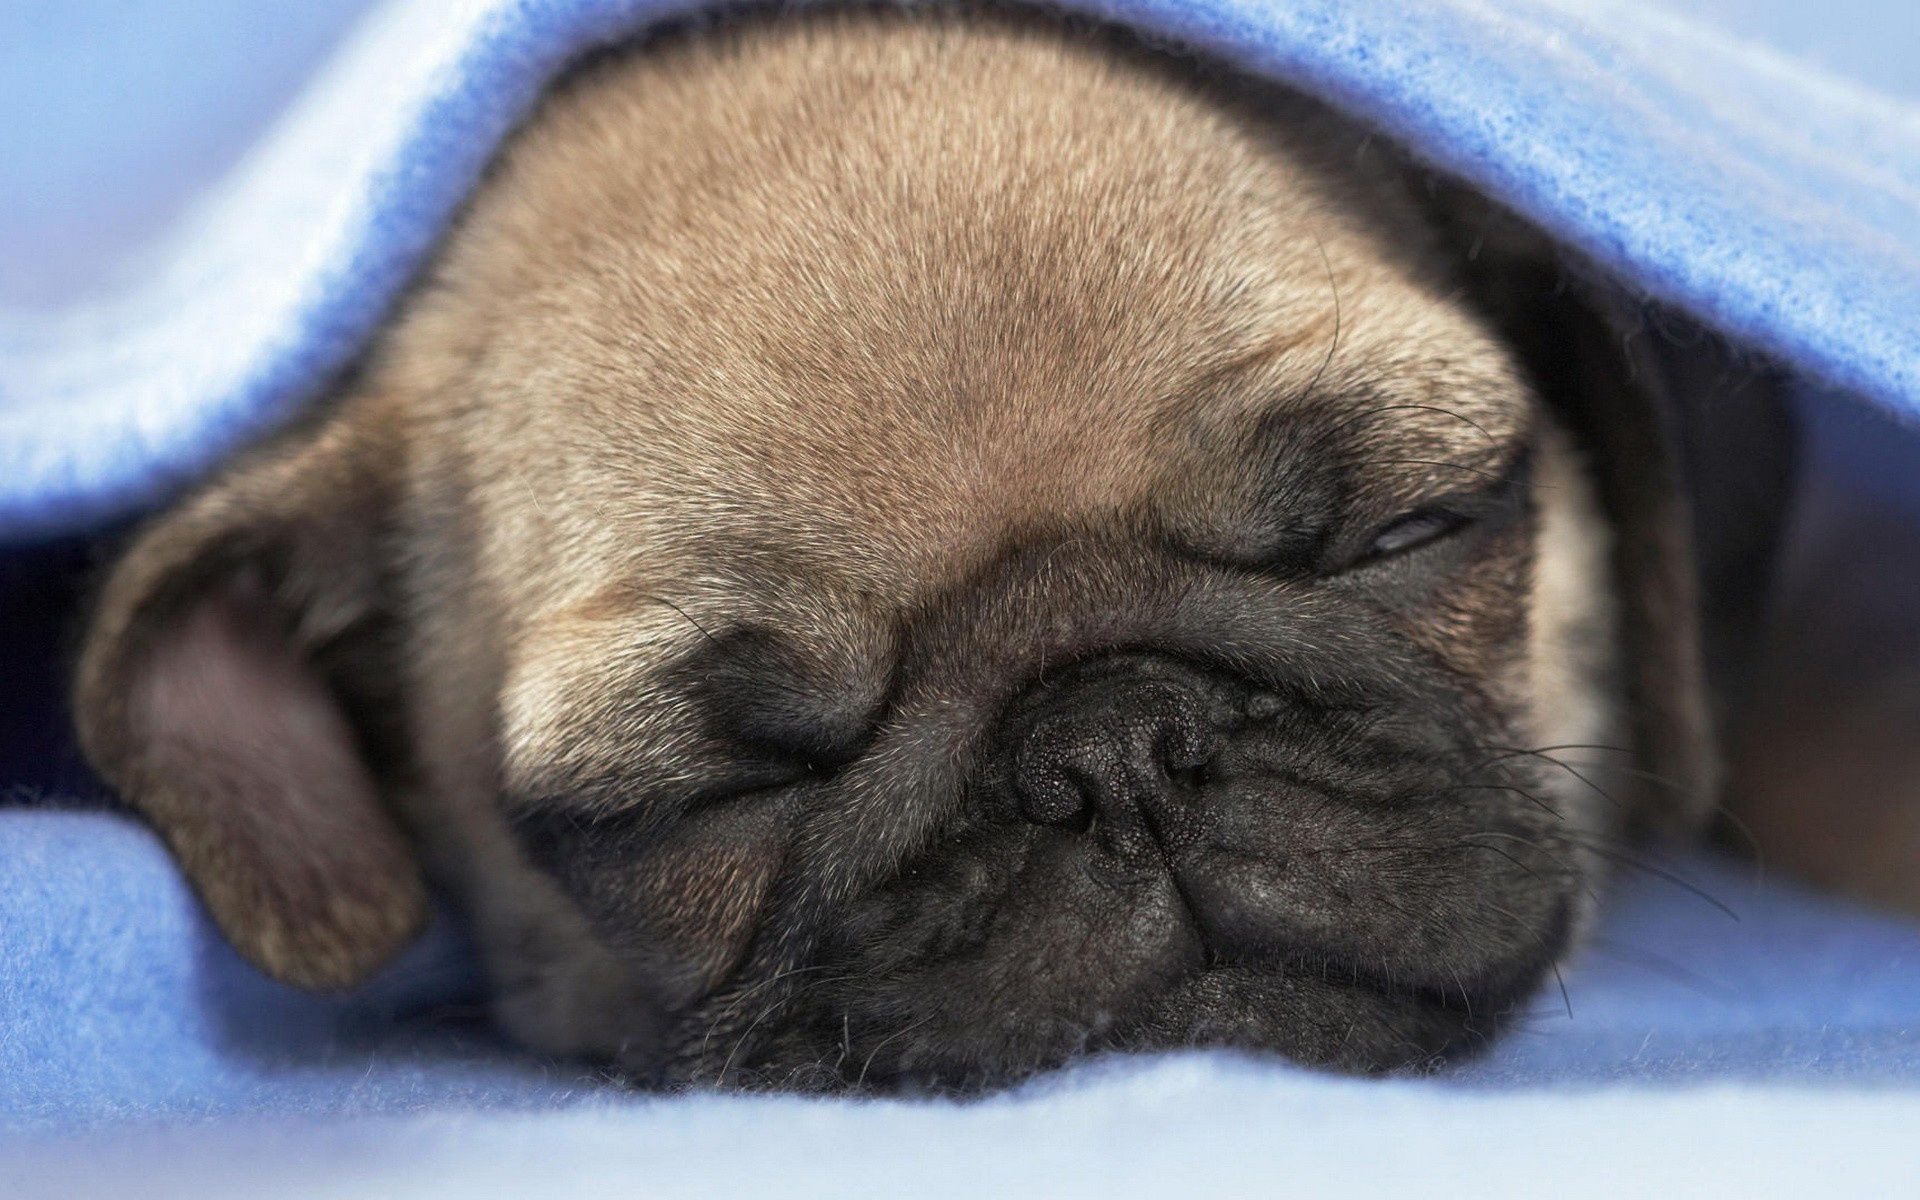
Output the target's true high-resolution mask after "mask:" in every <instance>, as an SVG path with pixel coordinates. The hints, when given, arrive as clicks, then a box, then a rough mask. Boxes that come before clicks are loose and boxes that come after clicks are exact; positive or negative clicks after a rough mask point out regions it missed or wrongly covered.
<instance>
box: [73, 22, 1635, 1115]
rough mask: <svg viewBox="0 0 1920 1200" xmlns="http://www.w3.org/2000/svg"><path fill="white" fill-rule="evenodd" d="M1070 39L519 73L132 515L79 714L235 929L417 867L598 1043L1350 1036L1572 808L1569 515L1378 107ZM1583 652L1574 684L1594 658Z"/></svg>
mask: <svg viewBox="0 0 1920 1200" xmlns="http://www.w3.org/2000/svg"><path fill="white" fill-rule="evenodd" d="M1266 100H1267V101H1268V102H1269V103H1268V104H1267V107H1266V109H1265V112H1266V115H1265V116H1261V117H1255V116H1253V115H1251V113H1252V107H1251V106H1247V105H1242V104H1240V103H1239V102H1238V101H1237V100H1234V99H1232V98H1228V97H1224V96H1223V95H1221V94H1217V93H1216V91H1215V90H1213V89H1210V88H1207V87H1201V86H1197V85H1193V84H1190V83H1187V82H1183V81H1181V80H1179V79H1177V78H1175V77H1174V76H1173V75H1172V74H1171V73H1169V72H1166V71H1163V70H1161V69H1159V68H1157V67H1152V66H1150V65H1148V64H1146V63H1143V62H1141V61H1139V60H1138V59H1137V58H1136V57H1133V56H1130V55H1127V54H1122V53H1118V52H1116V51H1114V50H1113V49H1112V48H1111V47H1107V46H1104V45H1102V44H1097V43H1095V42H1093V41H1090V40H1083V41H1080V42H1075V41H1071V40H1069V39H1065V38H1062V37H1059V36H1056V35H1054V34H1051V33H1047V32H1044V31H1039V30H1035V29H1028V28H1019V27H1006V26H1000V25H993V24H985V23H971V24H970V23H965V22H957V21H941V22H934V21H927V20H888V19H849V20H839V21H822V22H814V23H809V24H805V25H798V26H795V27H792V28H782V29H779V30H776V31H763V32H760V33H755V34H749V35H746V36H743V37H739V38H735V39H731V40H726V41H723V42H720V43H717V44H712V45H703V44H700V43H694V44H691V45H682V46H677V47H674V48H672V49H663V50H660V51H658V52H656V53H653V54H650V55H647V56H643V57H640V58H638V59H633V58H629V59H625V60H622V61H618V62H612V63H605V64H600V65H598V66H596V67H594V68H592V69H590V70H588V71H586V72H584V73H582V74H580V75H579V76H578V77H576V78H575V79H573V80H572V81H571V82H570V83H569V84H568V85H567V86H566V87H564V88H563V89H562V90H561V91H560V92H559V93H558V94H557V95H556V96H555V97H554V98H552V99H551V100H550V101H549V102H548V104H547V105H546V106H545V107H544V108H543V110H542V111H541V112H540V113H539V114H538V115H537V116H536V118H535V119H534V120H533V122H532V123H531V125H530V126H529V128H528V129H527V130H525V131H524V132H523V133H522V134H521V135H520V136H519V137H518V138H517V140H516V141H515V143H514V144H513V146H512V147H511V148H510V150H509V152H508V154H507V155H506V156H505V158H504V159H503V161H502V162H501V163H500V164H499V165H498V167H497V168H496V170H495V171H494V173H493V175H492V176H491V177H490V179H489V180H488V181H487V183H486V184H485V185H484V187H483V189H482V190H481V192H480V195H479V197H478V199H477V200H476V202H475V203H474V205H473V206H472V207H471V208H470V210H469V212H468V213H467V214H466V215H465V217H464V219H463V220H462V222H461V224H460V227H459V229H458V231H457V232H456V234H455V236H454V237H453V238H452V239H451V241H450V242H449V244H448V246H447V247H446V248H445V250H444V251H443V253H442V255H441V257H440V259H439V262H438V265H437V266H436V267H435V269H434V271H433V273H432V275H431V277H430V278H429V280H428V281H427V282H426V283H425V284H424V285H423V287H422V288H421V289H420V290H419V291H418V292H417V293H416V294H415V295H414V296H413V297H412V298H411V300H410V301H409V303H408V306H407V309H406V311H405V312H404V313H403V314H402V315H401V316H400V317H399V319H398V320H397V322H396V324H395V327H394V328H393V329H392V330H391V331H390V332H389V335H388V336H387V337H386V338H385V339H384V341H383V344H382V346H381V348H380V350H379V351H378V353H377V354H376V356H375V358H374V359H373V361H372V362H371V363H370V364H369V365H368V366H367V367H366V368H365V369H364V370H363V372H362V373H361V374H360V376H359V377H358V378H357V379H356V381H355V383H354V385H353V386H352V388H351V389H350V391H349V394H348V395H347V396H345V397H343V398H342V399H341V400H340V402H339V403H338V404H336V405H334V406H332V407H330V408H329V409H328V410H327V411H326V412H325V413H324V414H322V415H320V416H319V417H317V418H315V420H314V421H312V422H311V423H310V424H309V425H307V426H306V427H304V428H302V429H301V430H298V431H295V432H293V433H291V434H288V435H286V436H285V437H283V438H282V439H281V440H280V441H278V442H276V443H275V444H274V445H272V446H270V447H268V448H267V449H265V450H263V451H260V452H258V453H256V454H255V455H253V456H252V457H250V458H247V459H244V460H243V461H242V462H241V463H240V464H238V465H237V466H235V467H234V468H232V469H231V470H230V471H229V472H228V473H227V474H226V475H225V476H224V477H223V479H221V480H220V481H217V482H216V483H215V484H214V485H213V486H212V487H211V488H210V489H209V490H208V491H206V492H204V493H202V494H201V495H200V496H198V497H197V498H195V499H193V500H191V501H189V502H188V503H186V504H185V505H183V506H182V507H181V508H180V509H178V510H177V511H176V512H175V513H174V514H172V515H171V516H170V517H169V518H167V519H166V520H164V521H162V522H161V523H159V524H158V525H157V526H156V527H155V529H154V530H153V531H151V532H150V533H149V534H148V535H147V536H146V538H145V539H144V540H143V541H142V542H141V544H140V545H139V546H138V547H137V548H136V550H135V551H134V552H133V553H132V554H131V555H130V556H129V557H128V558H127V559H126V560H125V563H124V565H123V566H122V567H121V568H120V570H119V571H118V572H117V574H116V576H115V578H114V580H113V581H112V582H111V584H110V585H109V587H108V590H107V593H106V595H105V597H104V599H103V602H102V607H101V610H100V611H101V615H100V617H99V618H98V621H97V623H96V626H95V631H94V634H93V637H92V639H91V641H90V644H89V649H88V653H87V657H86V661H85V662H84V663H83V669H82V679H81V690H80V707H81V721H82V729H83V733H84V734H85V735H86V738H87V741H88V746H89V749H90V751H91V752H92V754H93V755H94V758H95V760H96V761H97V762H98V763H100V764H101V766H102V768H103V770H104V771H105V773H106V774H108V776H109V777H110V778H112V779H113V781H114V782H115V783H116V784H117V785H118V786H120V787H121V788H122V790H123V791H125V792H126V793H127V794H129V795H130V796H131V797H132V798H133V800H134V802H135V803H136V804H137V805H139V806H140V807H141V808H142V809H143V810H144V811H145V812H146V813H147V814H148V815H149V816H150V817H151V818H152V819H153V820H154V821H155V823H156V824H157V825H159V826H160V828H161V829H162V830H163V832H165V833H166V834H167V835H168V837H169V839H170V841H171V842H172V844H173V845H174V847H175V849H176V851H177V852H178V853H179V855H180V856H181V858H182V861H183V862H184V863H185V865H186V866H187V868H188V869H189V871H190V872H191V873H192V874H193V875H194V876H195V880H196V883H197V884H198V886H199V887H200V889H201V891H202V894H203V895H204V896H205V897H206V898H207V900H208V903H209V905H210V907H212V909H213V910H214V912H215V915H216V916H217V917H218V918H219V919H220V920H221V922H222V925H223V927H224V928H225V929H226V930H227V932H228V933H229V935H230V936H231V937H233V938H234V940H235V941H236V943H237V944H239V945H240V946H241V947H242V948H243V949H244V950H246V951H248V952H249V953H250V954H251V955H252V956H253V957H254V958H255V959H256V960H257V961H259V962H261V963H262V964H263V965H264V966H266V967H267V968H268V969H270V970H272V971H274V972H275V973H277V974H279V975H281V976H283V977H286V978H290V979H294V980H296V981H299V982H304V983H310V984H323V985H325V984H337V983H341V982H345V981H347V980H349V979H351V978H354V977H357V976H358V975H360V974H363V973H364V972H365V971H366V970H368V969H371V968H372V967H373V966H375V965H377V964H378V963H379V962H380V961H381V960H382V959H383V958H384V957H385V956H386V955H387V954H389V953H390V952H391V951H392V950H393V949H394V948H395V947H396V946H397V945H398V944H400V942H402V941H403V940H404V938H405V936H406V934H407V933H408V932H409V931H410V929H411V928H412V927H413V925H414V924H415V922H416V921H417V918H418V915H419V913H420V911H421V907H422V901H421V893H420V885H419V876H418V871H417V867H416V865H415V864H416V862H417V861H420V860H424V861H425V862H426V863H427V865H428V866H429V868H430V870H431V873H432V875H433V876H434V877H435V878H436V879H437V880H438V881H440V882H441V883H443V884H444V885H445V886H447V887H449V888H451V889H452V890H453V891H454V892H455V893H456V895H457V897H458V898H459V899H460V900H461V901H462V902H463V903H464V905H465V907H466V908H467V910H468V913H469V916H470V917H471V918H472V919H473V920H474V922H475V923H476V926H477V927H478V929H479V931H480V934H481V938H482V941H483V943H484V944H485V948H486V949H487V951H488V954H489V958H490V961H491V965H492V967H493V971H494V974H495V977H496V980H497V981H498V983H499V986H500V989H501V992H502V1010H503V1013H504V1014H505V1015H506V1017H507V1019H508V1021H509V1023H510V1024H511V1025H513V1026H514V1027H515V1028H516V1029H518V1030H519V1031H520V1032H521V1033H522V1034H523V1035H524V1036H526V1037H528V1038H530V1039H531V1040H534V1041H536V1042H538V1043H540V1044H543V1045H546V1046H549V1047H553V1048H560V1049H569V1050H581V1051H585V1052H589V1053H594V1054H600V1055H606V1056H610V1057H614V1058H616V1059H618V1060H620V1061H621V1062H622V1063H623V1065H625V1066H626V1067H628V1068H629V1069H631V1070H633V1071H635V1072H636V1073H641V1074H644V1075H646V1076H648V1077H650V1078H656V1079H661V1078H664V1079H688V1078H707V1079H718V1078H722V1077H724V1078H727V1079H729V1080H744V1079H760V1080H772V1081H774V1082H781V1081H786V1082H792V1083H796V1084H803V1083H816V1082H842V1083H852V1082H856V1081H865V1082H867V1083H870V1084H877V1083H883V1082H890V1083H898V1082H909V1081H933V1082H939V1083H945V1084H951V1085H962V1084H967V1083H977V1082H981V1081H985V1080H991V1079H998V1078H1005V1077H1008V1076H1010V1075H1014V1074H1018V1073H1020V1072H1022V1071H1025V1070H1028V1069H1031V1068H1034V1067H1036V1066H1040V1065H1044V1064H1047V1063H1050V1062H1055V1061H1059V1060H1060V1059H1062V1058H1064V1057H1066V1056H1068V1055H1070V1054H1073V1053H1075V1052H1078V1051H1081V1050H1085V1049H1090V1048H1097V1047H1102V1046H1119V1047H1155V1046H1169V1045H1186V1044H1232V1045H1240V1046H1250V1047H1261V1048H1270V1049H1273V1050H1278V1051H1280V1052H1283V1053H1285V1054H1288V1055H1290V1056H1293V1057H1296V1058H1299V1059H1301V1060H1304V1061H1307V1062H1312V1063H1320V1064H1330V1065H1338V1066H1346V1067H1362V1068H1380V1067H1393V1066H1399V1065H1404V1064H1412V1063H1419V1062H1424V1061H1428V1060H1430V1059H1432V1058H1433V1057H1434V1056H1435V1055H1437V1054H1439V1053H1441V1052H1443V1051H1445V1050H1447V1049H1449V1048H1451V1047H1454V1046H1458V1045H1461V1044H1465V1043H1470V1042H1473V1041H1475V1040H1477V1039H1479V1038H1482V1037H1484V1036H1485V1035H1487V1034H1488V1033H1490V1032H1491V1031H1492V1030H1493V1029H1494V1027H1495V1025H1496V1023H1497V1021H1498V1019H1499V1017H1500V1016H1501V1015H1503V1014H1504V1013H1507V1012H1509V1011H1510V1010H1512V1009H1513V1008H1514V1007H1515V1005H1516V1004H1517V1003H1519V1002H1520V1001H1521V1000H1522V999H1523V998H1524V997H1526V996H1527V995H1528V994H1529V992H1530V990H1531V989H1532V988H1533V987H1534V986H1535V984H1536V983H1537V982H1538V980H1539V979H1540V977H1541V976H1542V974H1543V973H1544V972H1547V971H1549V970H1550V969H1551V967H1552V965H1553V964H1554V962H1555V961H1556V959H1557V958H1558V957H1559V956H1560V955H1561V954H1562V953H1563V951H1564V950H1565V948H1566V947H1567V945H1568V942H1569V939H1570V938H1571V937H1572V936H1573V935H1574V934H1575V932H1576V931H1577V929H1578V927H1579V926H1580V924H1581V923H1582V920H1583V916H1584V913H1585V908H1586V904H1587V897H1588V896H1589V895H1590V894H1591V890H1590V889H1591V884H1592V879H1593V876H1594V875H1595V873H1596V872H1595V869H1594V868H1595V864H1596V863H1597V862H1599V861H1601V860H1602V858H1604V857H1605V856H1606V850H1605V847H1606V845H1607V842H1608V840H1609V839H1611V838H1613V837H1615V836H1617V835H1618V834H1619V833H1620V832H1621V831H1622V830H1623V829H1624V828H1625V825H1626V822H1627V820H1628V814H1627V813H1625V812H1624V811H1623V810H1622V809H1621V807H1620V806H1618V805H1617V804H1615V803H1613V802H1612V801H1611V800H1610V799H1609V798H1608V797H1607V795H1606V794H1605V793H1603V792H1602V791H1601V789H1600V788H1599V787H1598V786H1595V785H1593V784H1592V783H1591V781H1590V777H1588V776H1586V775H1584V774H1583V773H1581V772H1579V771H1576V770H1573V769H1570V768H1568V767H1566V766H1564V765H1562V764H1560V763H1557V762H1554V761H1552V757H1553V748H1554V747H1565V746H1568V745H1570V744H1579V745H1583V746H1590V745H1609V744H1613V743H1615V742H1617V740H1618V739H1619V737H1620V736H1621V735H1620V733H1619V732H1618V731H1617V730H1616V729H1614V728H1613V723H1614V720H1615V718H1616V716H1617V713H1616V711H1615V710H1616V699H1617V694H1618V693H1619V692H1620V691H1621V690H1622V688H1623V687H1625V684H1624V683H1623V682H1622V680H1621V679H1620V678H1619V677H1618V672H1619V669H1620V663H1619V661H1618V652H1619V645H1620V640H1619V639H1620V633H1619V631H1620V626H1621V620H1622V618H1620V617H1619V614H1617V613H1616V604H1615V597H1616V593H1617V591H1618V589H1617V587H1616V577H1615V576H1614V575H1613V574H1611V571H1612V569H1613V568H1612V567H1611V566H1610V565H1609V560H1608V558H1607V542H1608V535H1607V533H1606V531H1605V529H1604V527H1603V525H1604V523H1603V520H1602V517H1601V515H1600V510H1599V507H1598V503H1597V501H1596V500H1595V498H1594V496H1593V494H1592V491H1591V489H1590V488H1589V486H1588V479H1587V475H1586V472H1585V471H1584V469H1583V467H1582V465H1581V463H1580V462H1579V461H1578V460H1577V458H1576V456H1575V454H1574V453H1573V451H1572V450H1571V448H1570V445H1569V442H1568V439H1567V437H1566V435H1565V434H1564V432H1563V430H1562V428H1561V422H1560V420H1559V418H1558V417H1556V415H1555V414H1554V412H1552V411H1550V409H1549V406H1548V405H1546V404H1544V403H1543V402H1542V400H1541V399H1540V398H1539V397H1538V396H1536V394H1535V392H1534V391H1533V390H1532V389H1531V388H1530V386H1529V385H1528V383H1527V382H1525V381H1524V380H1523V377H1522V375H1521V372H1520V370H1519V368H1518V367H1517V366H1516V364H1515V362H1514V361H1513V359H1512V357H1511V356H1510V354H1509V353H1508V351H1507V350H1506V349H1505V348H1504V347H1503V345H1502V344H1501V342H1500V341H1499V340H1498V339H1497V338H1496V337H1495V336H1494V335H1493V334H1492V333H1491V332H1489V330H1488V328H1487V327H1486V326H1485V325H1484V324H1483V323H1482V322H1481V321H1480V320H1479V319H1478V318H1477V317H1476V316H1474V315H1473V314H1472V313H1471V312H1470V311H1469V310H1468V308H1467V307H1466V305H1465V302H1464V301H1462V300H1461V299H1460V298H1459V294H1458V283H1457V281H1456V280H1455V279H1454V278H1453V277H1452V276H1451V274H1450V273H1449V266H1448V264H1447V262H1446V256H1445V254H1444V253H1443V252H1442V250H1441V249H1440V243H1439V242H1438V241H1437V240H1436V239H1435V238H1434V237H1433V235H1432V234H1431V233H1430V232H1429V231H1428V229H1427V227H1426V225H1425V224H1424V222H1423V219H1422V218H1421V217H1420V216H1419V214H1417V213H1416V211H1415V210H1414V208H1413V206H1412V205H1411V204H1410V203H1409V202H1408V200H1407V199H1406V197H1405V196H1404V195H1403V194H1402V193H1403V191H1404V187H1403V185H1402V184H1401V183H1400V180H1399V176H1398V175H1397V174H1396V173H1395V172H1394V171H1393V170H1391V169H1389V167H1388V166H1387V165H1385V164H1384V163H1383V162H1381V161H1379V159H1380V156H1378V155H1372V156H1370V155H1368V154H1367V153H1365V152H1363V151H1361V152H1357V151H1359V147H1358V144H1357V142H1356V140H1355V139H1353V138H1351V137H1350V136H1346V135H1343V134H1340V133H1338V132H1336V131H1334V130H1333V129H1332V127H1331V126H1330V125H1327V124H1326V123H1325V122H1324V120H1323V119H1321V118H1317V117H1312V116H1311V115H1310V114H1309V113H1308V111H1307V110H1306V109H1305V107H1304V106H1301V105H1297V104H1293V103H1291V102H1283V101H1279V100H1276V99H1275V98H1272V97H1267V98H1266ZM1628 690H1630V689H1628Z"/></svg>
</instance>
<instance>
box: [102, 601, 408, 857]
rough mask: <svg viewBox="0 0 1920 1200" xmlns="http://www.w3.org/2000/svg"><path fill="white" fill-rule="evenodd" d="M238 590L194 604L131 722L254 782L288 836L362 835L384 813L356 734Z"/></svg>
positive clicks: (152, 667)
mask: <svg viewBox="0 0 1920 1200" xmlns="http://www.w3.org/2000/svg"><path fill="white" fill-rule="evenodd" d="M237 592H238V589H222V590H220V591H216V592H215V593H214V594H213V595H211V596H209V597H207V598H206V599H203V600H202V601H200V602H199V603H198V604H197V605H195V606H194V608H193V609H192V611H191V612H189V613H188V614H187V615H186V617H185V619H184V620H182V621H181V623H180V624H179V625H178V626H176V627H175V629H174V630H173V631H172V633H173V636H171V637H168V638H166V639H164V640H163V641H162V643H161V644H160V645H159V646H156V647H155V648H154V651H153V657H152V659H151V660H149V669H148V671H147V672H146V674H145V675H144V678H143V680H142V684H143V686H142V694H140V695H137V696H135V697H133V698H132V699H133V700H134V701H135V704H134V708H133V711H134V712H135V713H136V714H137V715H136V717H135V720H136V722H138V723H139V724H140V725H142V726H143V728H144V731H145V732H146V734H147V735H148V736H149V737H150V738H151V739H152V740H153V742H154V743H171V744H173V745H176V746H181V747H182V748H184V747H185V746H192V747H193V748H195V749H196V750H199V751H201V752H203V753H206V754H209V755H213V756H217V757H218V758H220V759H221V760H222V761H223V762H224V763H225V769H227V770H238V771H240V772H241V773H243V774H244V775H247V776H250V777H253V778H254V779H256V780H257V781H258V782H259V784H260V785H261V798H262V799H266V798H268V797H272V798H274V799H276V800H277V801H278V802H279V804H280V808H279V810H278V811H276V812H274V813H272V814H271V817H272V818H273V820H274V822H275V823H278V824H281V825H283V827H285V828H287V829H288V831H289V832H292V831H294V830H298V831H300V832H301V833H303V834H304V835H306V836H309V837H320V838H323V839H327V840H332V839H335V838H339V837H353V836H356V835H361V834H364V833H365V832H366V830H365V829H364V828H363V827H364V825H365V824H366V818H367V815H368V813H369V812H373V813H375V814H377V815H380V816H381V818H382V820H383V821H384V814H383V813H379V807H378V805H379V802H378V800H377V798H376V790H375V785H374V781H373V778H372V776H371V775H369V774H368V772H367V769H366V766H365V765H364V764H363V763H362V762H361V760H360V755H359V751H358V748H357V747H356V745H355V742H354V734H353V730H352V729H351V728H350V727H349V726H348V725H347V722H346V719H345V718H344V716H343V715H342V714H341V711H340V707H339V705H338V704H337V703H335V701H334V698H333V697H332V695H330V694H329V693H328V691H327V689H326V687H325V685H324V684H323V683H322V682H321V681H320V679H319V678H318V676H317V675H316V674H315V672H314V671H313V670H312V669H311V668H310V667H309V666H308V665H307V664H306V662H305V661H303V660H302V658H301V657H300V655H299V654H298V653H297V652H296V651H295V650H294V648H293V647H292V646H291V645H289V644H288V642H287V640H286V638H285V636H284V635H283V634H282V633H281V632H280V631H279V630H277V629H274V628H271V625H270V620H269V618H268V617H267V615H266V614H265V613H264V612H262V611H261V610H260V609H259V608H258V607H257V606H255V605H252V604H249V603H247V601H246V600H245V599H243V598H242V597H241V596H240V595H238V594H237ZM263 815H264V814H263Z"/></svg>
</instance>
